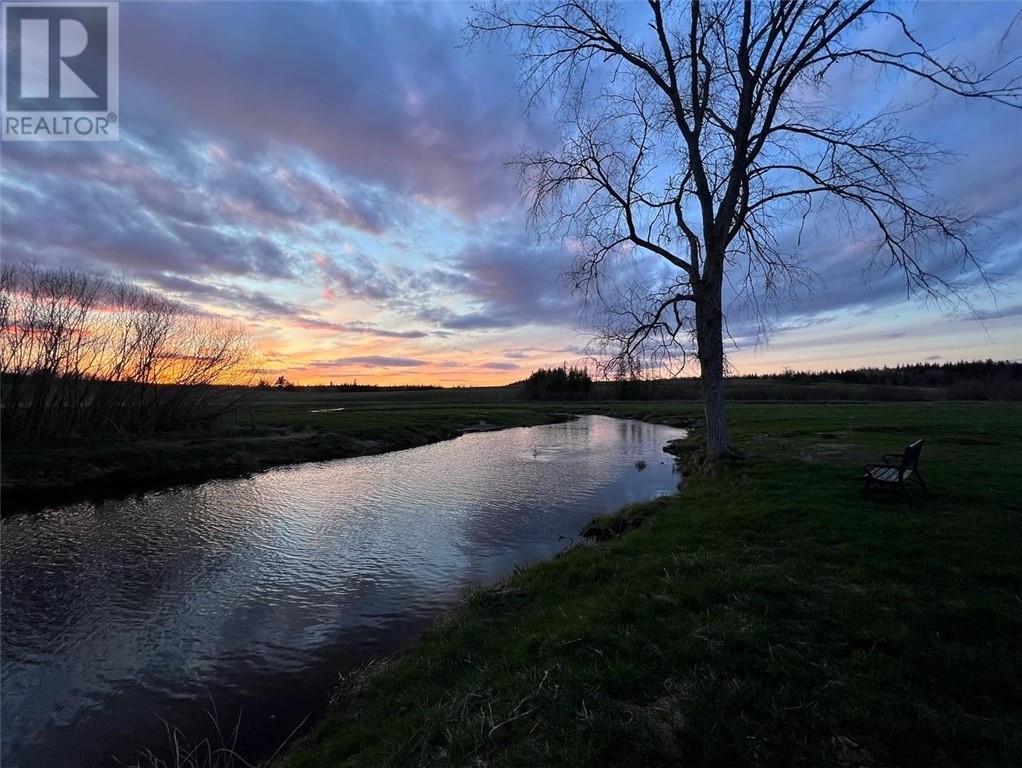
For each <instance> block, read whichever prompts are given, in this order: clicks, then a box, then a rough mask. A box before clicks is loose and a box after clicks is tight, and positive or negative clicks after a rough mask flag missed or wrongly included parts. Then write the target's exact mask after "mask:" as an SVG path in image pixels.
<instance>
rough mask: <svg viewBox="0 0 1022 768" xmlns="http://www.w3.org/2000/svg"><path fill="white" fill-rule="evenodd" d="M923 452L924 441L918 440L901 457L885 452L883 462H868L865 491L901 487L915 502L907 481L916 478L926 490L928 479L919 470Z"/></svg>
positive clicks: (909, 498) (910, 499)
mask: <svg viewBox="0 0 1022 768" xmlns="http://www.w3.org/2000/svg"><path fill="white" fill-rule="evenodd" d="M922 452H923V441H922V440H916V441H915V442H914V443H912V445H910V446H908V447H907V448H906V449H905V450H904V451H903V452H902V454H901V457H900V459H899V457H898V455H897V454H892V453H885V454H884V455H883V462H884V463H883V464H867V465H866V468H865V474H864V475H863V476H862V479H863V481H864V484H863V488H862V490H863V491H868V490H870V489H871V488H900V489H901V490H902V491H904V493H905V495H906V496H908V500H909V501H910V502H912V503H913V504H914V503H915V501H914V499H913V498H912V494H911V493H909V491H908V485H907V482H906V481H908V480H909V479H910V478H911V479H913V480H915V481H916V482H917V483H919V485H921V486H922V488H923V491H926V490H927V488H926V481H925V480H923V475H922V473H921V472H920V471H919V455H920V454H921V453H922Z"/></svg>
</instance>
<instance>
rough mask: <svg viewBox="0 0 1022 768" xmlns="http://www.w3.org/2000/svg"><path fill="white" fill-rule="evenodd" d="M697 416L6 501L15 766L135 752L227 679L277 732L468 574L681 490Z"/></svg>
mask: <svg viewBox="0 0 1022 768" xmlns="http://www.w3.org/2000/svg"><path fill="white" fill-rule="evenodd" d="M681 434H682V432H681V431H680V430H676V429H671V428H668V427H663V426H658V425H651V424H643V423H640V422H628V421H619V420H614V419H608V418H604V417H596V416H594V417H584V418H582V419H579V420H578V421H576V422H571V423H567V424H553V425H547V426H542V427H531V428H522V429H511V430H505V431H500V432H478V433H472V434H468V435H465V436H463V437H460V438H458V439H457V440H453V441H447V442H443V443H436V444H433V445H428V446H424V447H421V448H416V449H412V450H409V451H400V452H395V453H390V454H383V455H380V456H365V457H360V458H355V459H347V460H343V461H330V462H321V463H314V464H303V465H297V466H293V467H282V468H279V469H274V470H270V471H267V472H264V473H261V474H259V475H256V476H255V477H251V478H244V479H236V480H218V481H213V482H209V483H205V484H203V485H200V486H196V487H182V488H176V489H172V490H169V491H164V492H159V493H151V494H146V495H144V496H137V497H132V498H129V499H124V500H120V501H111V502H106V503H103V504H99V505H93V504H76V505H72V506H68V507H64V508H60V509H53V510H48V511H46V512H43V513H40V514H37V515H30V516H21V517H14V518H9V519H6V520H4V521H3V523H2V525H0V530H2V541H0V544H2V548H0V557H2V568H0V586H2V597H3V600H2V606H0V610H2V616H0V619H2V622H3V633H2V635H0V643H2V676H3V708H2V718H3V721H2V724H0V725H2V728H0V739H2V753H0V757H2V762H3V764H4V765H5V766H7V765H12V766H19V765H20V766H37V765H61V766H63V767H64V768H74V766H79V765H81V766H84V765H94V764H97V763H104V762H106V761H107V758H108V756H109V754H110V753H111V752H114V751H117V752H118V753H119V754H122V755H127V756H130V755H131V754H132V752H133V751H134V750H135V749H137V748H143V747H150V746H153V745H158V744H161V743H163V739H164V736H163V725H162V723H161V722H160V720H158V719H157V717H162V718H165V719H166V720H168V721H171V722H175V723H182V724H191V725H192V726H194V727H195V728H201V727H204V726H203V725H202V723H203V721H204V718H205V715H204V713H203V711H202V710H203V708H205V707H208V706H209V698H208V696H209V695H212V696H213V697H214V700H215V701H216V703H217V707H218V709H220V710H221V711H222V712H225V711H227V710H232V714H231V715H230V717H232V718H233V717H234V716H235V715H236V712H234V709H236V708H237V706H240V705H241V704H244V706H245V711H246V713H248V714H247V715H246V717H247V718H249V719H250V720H252V725H251V728H250V730H249V731H246V732H243V740H247V741H246V743H245V746H248V747H251V748H252V749H255V750H258V749H260V748H262V747H263V746H266V747H269V746H270V745H271V744H274V742H275V740H276V741H279V739H281V738H283V737H284V736H286V735H287V733H288V732H289V731H290V729H291V728H292V727H293V726H294V724H295V722H296V720H295V718H297V719H298V720H300V719H301V717H303V716H304V714H305V713H307V712H308V711H309V710H310V709H312V708H315V707H318V706H320V705H321V704H322V702H324V701H325V699H326V696H327V694H328V692H329V690H330V689H331V687H332V686H333V685H334V684H335V682H336V677H337V672H338V670H341V669H344V668H346V667H350V666H352V665H354V664H356V663H359V662H360V661H363V660H365V659H366V658H368V657H369V656H372V655H376V654H378V653H382V652H386V651H387V650H388V649H390V648H393V647H394V646H395V645H397V644H400V643H401V642H404V641H405V640H406V639H407V638H408V637H410V636H412V635H414V633H415V632H416V631H418V630H419V629H421V627H422V626H423V624H424V622H426V621H427V620H428V619H429V618H431V617H433V616H435V615H436V614H437V613H438V612H439V611H441V610H443V609H444V608H445V607H446V606H449V605H451V604H452V603H453V602H454V601H455V600H456V599H457V598H458V596H459V595H460V594H461V593H462V592H463V590H464V589H465V588H467V587H469V586H471V585H474V584H479V583H486V582H490V581H493V580H494V579H497V578H499V577H501V576H503V575H505V574H507V573H509V572H510V570H511V569H512V568H513V567H514V566H515V565H521V564H525V563H528V562H531V561H534V560H536V559H539V558H543V557H548V556H550V555H552V554H553V553H554V552H556V551H557V550H559V549H561V548H562V547H563V546H564V544H565V542H566V540H567V538H570V537H574V536H576V535H577V532H578V530H579V528H581V526H582V525H583V524H584V523H585V522H586V521H588V520H589V519H590V518H592V517H593V516H594V515H597V514H603V513H607V512H610V511H612V510H613V509H616V508H617V507H620V506H621V505H623V504H626V503H629V502H633V501H637V500H640V499H645V498H649V497H652V496H655V495H658V494H661V493H669V492H671V491H673V489H674V487H675V485H676V483H677V477H676V476H675V475H674V471H673V466H672V465H671V464H670V463H667V464H662V463H660V462H661V459H662V452H661V450H662V447H663V445H664V444H665V443H666V442H667V441H668V440H670V439H673V438H676V437H679V436H681ZM639 459H643V460H646V461H647V463H648V469H646V470H645V471H644V472H639V471H638V470H636V469H635V466H634V465H635V462H636V461H638V460H639ZM282 707H286V708H288V709H287V711H283V710H282V709H281V708H282ZM232 708H233V709H232ZM196 713H198V715H199V716H198V717H197V716H196ZM263 742H265V744H264V743H263Z"/></svg>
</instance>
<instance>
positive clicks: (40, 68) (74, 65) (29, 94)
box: [0, 2, 120, 141]
mask: <svg viewBox="0 0 1022 768" xmlns="http://www.w3.org/2000/svg"><path fill="white" fill-rule="evenodd" d="M2 5H3V31H2V35H0V39H2V40H3V76H2V80H0V81H2V83H3V99H2V102H3V104H2V110H0V112H2V114H0V121H2V126H0V128H2V131H0V135H2V137H3V139H4V140H5V141H114V140H116V139H117V138H119V134H120V132H119V127H120V120H119V117H120V115H119V108H120V103H119V87H118V86H119V70H118V63H119V57H118V43H119V40H118V31H119V28H118V13H117V11H118V7H117V3H116V2H5V3H3V4H2Z"/></svg>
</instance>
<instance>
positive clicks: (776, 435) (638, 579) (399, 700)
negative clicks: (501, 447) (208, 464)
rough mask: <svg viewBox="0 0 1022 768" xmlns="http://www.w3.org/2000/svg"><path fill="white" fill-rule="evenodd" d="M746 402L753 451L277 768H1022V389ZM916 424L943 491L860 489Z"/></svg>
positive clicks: (391, 663)
mask: <svg viewBox="0 0 1022 768" xmlns="http://www.w3.org/2000/svg"><path fill="white" fill-rule="evenodd" d="M603 409H604V410H605V411H610V412H614V413H618V414H620V415H631V416H641V417H644V418H649V419H651V420H658V421H672V420H674V421H677V420H681V419H684V418H687V417H689V416H691V415H692V412H693V409H692V408H691V407H688V406H685V407H680V408H678V407H672V406H670V405H666V404H649V405H646V404H639V405H629V406H627V407H622V406H605V407H604V408H603ZM731 415H732V422H733V425H734V434H735V437H736V438H737V441H738V443H739V444H740V446H741V447H742V448H743V449H744V450H745V451H746V452H747V454H748V457H747V458H746V459H745V460H743V461H739V462H735V463H733V464H730V465H728V466H726V467H724V468H722V469H721V470H720V471H719V472H718V473H717V474H716V475H715V476H712V477H708V476H699V477H695V478H692V479H690V480H688V481H686V487H685V489H684V491H683V493H682V494H681V495H679V496H676V497H672V498H668V499H664V500H660V501H657V502H653V503H652V504H651V505H649V506H648V507H647V508H645V509H642V508H638V509H637V508H634V507H633V508H631V509H630V511H629V514H631V515H636V514H640V515H641V516H642V517H643V518H644V520H645V523H644V524H643V525H642V526H641V527H638V528H637V529H636V530H632V531H630V532H628V533H626V534H625V535H623V536H621V537H619V538H615V539H613V540H610V541H608V542H605V543H601V544H598V545H593V546H584V547H578V548H575V549H573V550H571V551H569V552H568V553H567V554H565V555H564V556H562V557H559V558H557V559H555V560H553V561H550V562H546V563H542V564H539V565H537V566H535V567H532V568H529V569H526V570H524V571H522V572H520V573H518V574H516V575H515V576H514V577H513V578H511V579H509V580H507V581H506V582H504V583H501V584H499V585H497V586H496V587H494V588H490V589H485V590H481V591H478V592H475V593H473V594H472V595H470V596H469V597H468V598H467V599H466V601H465V603H464V604H463V605H462V606H461V607H460V609H458V610H457V611H456V612H454V613H453V614H452V615H451V616H449V617H447V618H446V619H445V620H443V621H441V622H440V623H439V624H437V625H436V626H435V627H434V628H433V629H431V630H430V631H428V632H427V633H426V634H425V636H424V637H423V638H422V639H421V640H420V641H419V642H418V643H417V644H415V645H414V646H413V647H412V648H411V649H409V650H408V651H406V652H405V653H403V654H400V655H398V656H395V657H392V658H389V659H386V660H383V661H381V662H379V663H377V664H375V665H372V666H369V667H368V668H366V669H364V670H360V671H358V672H356V673H354V674H352V675H350V676H349V677H348V678H346V680H345V681H344V683H343V684H342V686H341V687H340V688H339V690H338V693H337V697H336V699H337V702H336V705H335V706H334V707H333V708H332V710H331V711H330V713H329V714H328V715H327V716H326V717H325V718H324V719H323V720H322V721H321V722H320V723H319V724H318V726H317V727H316V728H315V729H314V731H313V732H312V733H311V734H310V735H309V736H307V737H306V738H305V739H304V740H303V741H301V742H299V744H298V745H297V746H296V748H295V749H294V750H292V752H291V753H290V754H289V755H288V756H287V758H286V759H285V760H284V765H285V766H286V767H287V768H308V767H311V766H316V767H317V768H319V767H320V766H347V765H364V766H379V765H437V766H443V765H488V766H538V765H578V766H583V765H584V766H589V765H616V766H648V765H719V766H746V765H748V766H756V765H763V766H767V765H776V766H789V765H805V766H820V765H839V766H862V765H870V766H871V765H876V766H894V765H899V766H944V765H961V766H1007V765H1020V764H1022V654H1020V650H1022V642H1020V638H1022V559H1020V554H1022V504H1020V501H1019V498H1018V491H1019V483H1018V478H1019V476H1020V475H1022V429H1020V428H1022V408H1020V407H1019V406H1017V405H994V404H980V403H977V404H909V405H904V404H900V405H893V404H892V405H887V404H872V405H862V404H859V405H736V406H732V407H731ZM920 436H922V437H925V438H926V440H927V442H926V447H925V449H924V452H923V458H922V464H921V467H922V469H923V472H924V474H925V476H926V478H927V480H928V482H929V484H930V486H931V492H930V495H929V497H928V498H927V499H926V500H925V501H923V502H922V503H921V504H920V505H919V506H918V507H917V508H914V509H913V508H911V507H909V506H908V505H906V504H904V503H902V502H900V501H899V500H897V499H896V498H895V497H887V496H883V495H880V496H876V497H870V498H863V497H862V496H861V494H860V491H859V485H858V483H857V482H856V475H857V473H858V472H859V470H860V469H861V465H862V464H863V463H866V462H867V461H873V460H876V459H877V458H878V457H879V454H881V453H884V452H889V451H897V450H900V448H901V447H903V446H904V445H905V444H906V443H907V442H909V441H910V440H911V439H913V438H915V437H920Z"/></svg>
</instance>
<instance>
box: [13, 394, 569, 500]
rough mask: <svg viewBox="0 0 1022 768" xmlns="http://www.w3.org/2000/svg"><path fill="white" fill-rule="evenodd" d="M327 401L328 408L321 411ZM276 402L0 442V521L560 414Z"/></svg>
mask: <svg viewBox="0 0 1022 768" xmlns="http://www.w3.org/2000/svg"><path fill="white" fill-rule="evenodd" d="M324 402H326V403H327V405H324ZM332 402H333V401H332V400H325V399H324V398H313V397H303V396H299V397H290V398H288V397H277V398H265V399H264V400H261V401H257V402H256V403H254V404H253V406H252V407H251V408H247V409H245V411H244V412H243V413H241V414H239V417H238V419H237V421H236V423H231V424H225V425H219V426H218V427H216V428H214V429H209V430H196V431H191V432H178V433H166V434H159V435H145V436H135V437H125V438H112V437H106V438H104V439H101V440H100V439H93V440H68V441H64V442H62V443H61V444H59V445H13V446H4V450H3V455H2V463H3V471H2V477H3V479H2V505H0V510H2V512H3V514H4V515H7V514H11V513H16V512H23V511H31V510H33V509H38V508H41V507H44V506H51V505H54V504H66V503H72V502H75V501H81V500H89V499H103V498H117V497H122V496H126V495H129V494H131V493H137V492H143V491H149V490H157V489H160V488H164V487H168V486H171V485H177V484H182V483H200V482H204V481H206V480H213V479H218V478H231V477H241V476H244V475H248V474H252V473H254V472H259V471H261V470H264V469H269V468H270V467H275V466H281V465H286V464H300V463H303V462H308V461H327V460H330V459H345V458H351V457H354V456H365V455H369V454H377V453H385V452H388V451H397V450H403V449H406V448H415V447H417V446H420V445H426V444H427V443H434V442H438V441H440V440H450V439H452V438H455V437H457V436H459V435H461V434H463V433H464V432H467V431H473V430H477V429H478V428H479V425H480V424H485V425H486V427H487V428H488V429H506V428H508V427H523V426H534V425H537V424H549V423H552V422H556V421H563V420H565V419H568V418H570V415H569V414H568V413H566V412H565V411H564V409H560V410H558V409H555V408H549V407H547V408H541V407H536V408H533V407H529V406H528V405H524V406H517V405H510V406H509V405H492V404H468V405H442V406H434V405H414V406H408V405H404V406H402V405H401V404H399V403H387V404H380V405H374V404H371V403H370V404H367V403H355V404H351V403H349V402H348V401H344V402H346V403H347V407H345V408H343V409H338V410H323V409H324V408H329V407H330V406H329V403H332Z"/></svg>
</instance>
